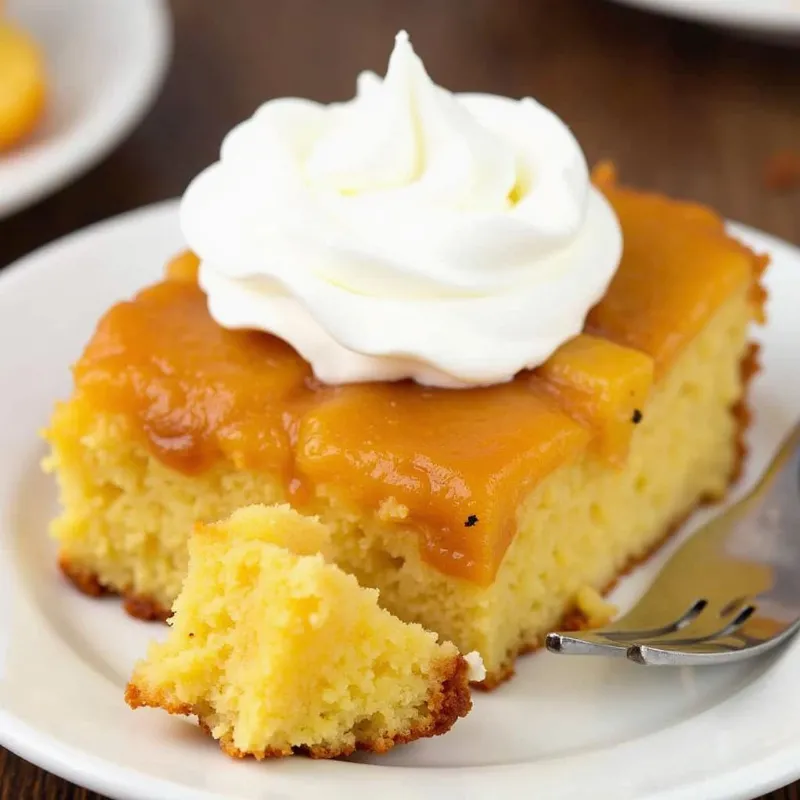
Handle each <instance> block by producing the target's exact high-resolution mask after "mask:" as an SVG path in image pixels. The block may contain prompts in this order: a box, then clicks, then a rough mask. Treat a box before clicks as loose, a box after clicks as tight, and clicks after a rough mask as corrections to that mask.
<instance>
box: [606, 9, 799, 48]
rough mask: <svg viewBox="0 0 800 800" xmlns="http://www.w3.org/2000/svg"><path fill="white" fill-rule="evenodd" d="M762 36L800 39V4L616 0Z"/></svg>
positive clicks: (660, 12)
mask: <svg viewBox="0 0 800 800" xmlns="http://www.w3.org/2000/svg"><path fill="white" fill-rule="evenodd" d="M616 2H618V3H622V4H624V5H628V6H635V7H636V8H641V9H643V10H645V11H655V12H657V13H659V14H668V15H670V16H674V17H682V18H684V19H691V20H697V21H698V22H706V23H709V24H712V25H717V26H719V27H723V28H731V29H734V30H738V31H742V32H745V33H751V34H756V35H759V36H762V37H763V36H769V37H775V38H780V39H786V40H790V39H793V38H795V37H797V38H800V0H616Z"/></svg>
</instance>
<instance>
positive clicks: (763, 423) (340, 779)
mask: <svg viewBox="0 0 800 800" xmlns="http://www.w3.org/2000/svg"><path fill="white" fill-rule="evenodd" d="M104 1H105V0H104ZM739 230H740V232H741V234H742V235H743V236H744V237H745V238H746V239H747V240H748V241H750V242H752V243H753V244H754V245H755V246H756V247H757V248H759V249H763V250H768V251H769V252H771V253H772V255H773V257H774V265H773V266H772V268H771V271H770V272H769V281H768V282H769V287H770V290H771V297H772V299H771V300H770V306H769V312H770V316H771V321H770V324H769V327H768V328H766V330H764V331H761V332H760V333H759V336H760V337H761V339H762V340H763V342H764V344H765V352H764V365H765V372H764V374H762V376H761V377H760V378H759V379H758V381H757V383H756V385H755V393H754V396H753V400H754V404H755V410H756V414H757V417H756V420H757V421H756V425H755V428H754V430H753V431H752V436H751V439H752V445H753V452H752V457H751V459H750V461H749V463H748V473H747V481H748V482H751V481H752V480H753V478H754V476H755V475H756V473H758V472H759V471H760V470H761V469H762V468H763V466H764V464H765V462H766V460H767V459H768V458H769V456H770V454H771V453H772V452H773V451H774V449H775V447H776V446H777V443H778V441H779V439H780V438H781V437H782V436H783V434H784V433H785V432H786V430H787V429H788V428H789V427H790V425H791V423H792V420H793V419H794V418H795V417H796V416H797V415H798V413H800V370H798V369H797V364H798V342H800V315H798V313H797V309H798V308H800V251H798V250H796V249H794V248H792V247H790V246H789V245H786V244H784V243H781V242H779V241H776V240H774V239H771V238H769V237H767V236H765V235H763V234H760V233H756V232H755V231H751V230H747V229H743V228H740V229H739ZM180 246H181V239H180V236H179V234H178V225H177V215H176V207H175V205H174V204H173V203H167V204H162V205H157V206H154V207H151V208H146V209H143V210H141V211H137V212H135V213H132V214H128V215H125V216H123V217H119V218H117V219H114V220H111V221H109V222H104V223H102V224H100V225H97V226H95V227H93V228H90V229H88V230H86V231H83V232H81V233H77V234H74V235H72V236H69V237H67V238H66V239H64V240H62V241H59V242H56V243H55V244H52V245H50V246H48V247H46V248H44V249H43V250H41V251H39V252H37V253H35V254H33V255H32V256H29V257H27V258H25V259H24V260H23V261H21V262H20V263H18V264H17V266H16V267H12V268H11V269H10V270H9V271H7V272H5V273H4V274H2V275H0V343H2V344H0V385H2V387H3V391H2V392H0V743H1V744H3V745H5V746H7V747H9V748H10V749H12V750H14V751H15V752H17V753H19V754H20V755H22V756H23V757H24V758H27V759H29V760H31V761H34V762H36V763H37V764H39V765H41V766H42V767H44V768H45V769H48V770H51V771H52V772H55V773H58V774H60V775H62V776H64V777H66V778H69V779H70V780H73V781H75V782H76V783H79V784H83V785H85V786H88V787H91V788H92V789H95V790H97V791H100V792H103V793H104V794H107V795H110V796H112V797H114V798H130V800H197V799H198V798H202V799H203V800H212V798H213V800H222V798H225V799H226V800H257V799H258V800H266V799H267V798H269V799H270V800H271V799H273V798H282V799H283V798H297V799H302V800H305V798H309V797H316V796H324V797H325V798H328V800H362V798H363V800H367V798H370V800H371V798H374V797H380V798H381V800H400V798H402V800H409V798H436V800H455V799H456V798H458V799H459V800H461V798H473V797H474V798H485V797H489V796H492V797H522V796H525V797H530V796H532V795H533V793H534V792H535V794H536V796H537V797H540V798H547V799H548V800H554V799H556V798H558V799H559V800H573V798H574V799H575V800H577V799H578V798H580V800H585V798H587V797H592V798H610V799H611V798H613V800H627V799H628V798H636V799H637V800H643V798H649V799H650V800H654V799H655V798H658V800H698V798H703V800H715V798H720V799H721V798H725V800H735V798H745V797H748V798H751V797H753V796H755V795H757V794H759V793H760V792H761V791H763V790H766V789H769V788H772V787H774V786H777V785H780V784H785V783H788V782H790V781H791V780H792V779H794V778H796V777H798V775H800V726H798V724H797V720H798V719H800V692H798V691H797V685H798V682H800V640H799V641H797V642H796V643H794V644H792V645H790V647H789V649H787V650H785V651H783V652H782V653H781V654H780V655H779V656H775V657H771V658H769V659H767V660H761V661H757V662H755V663H752V662H751V663H745V664H741V665H733V666H729V667H720V668H711V669H705V670H703V669H661V670H659V669H652V670H648V669H644V668H642V667H638V666H635V665H633V664H629V663H627V662H623V663H620V662H618V661H613V662H612V661H607V660H591V659H582V658H565V657H558V656H553V655H550V654H549V653H539V654H536V655H532V656H529V657H526V658H523V659H521V660H520V662H519V673H518V675H517V677H516V678H515V679H514V680H513V681H511V682H510V683H508V684H506V685H505V686H503V687H502V688H501V689H499V690H498V691H496V692H494V693H493V694H490V695H484V694H478V695H477V696H476V697H475V709H474V711H473V713H472V714H471V715H470V716H469V717H468V718H467V719H465V720H462V721H461V722H459V723H458V724H457V725H456V726H455V728H454V729H453V731H452V732H451V733H449V734H448V735H447V736H443V737H440V738H438V739H432V740H427V741H423V742H418V743H416V744H413V745H410V746H407V747H400V748H397V749H396V750H395V751H393V752H392V753H391V754H389V755H388V756H387V757H384V758H368V757H364V758H360V759H357V760H349V761H333V762H324V761H310V760H307V759H303V758H295V759H289V760H284V761H278V762H265V763H261V764H259V763H255V762H251V761H244V762H235V761H232V760H230V759H228V758H227V757H225V756H223V755H221V754H220V752H219V751H218V749H217V747H216V746H215V745H214V744H213V743H212V742H211V741H210V740H207V739H205V738H204V737H203V736H202V735H201V734H200V733H199V732H198V730H197V729H196V727H195V726H194V725H193V724H191V723H190V722H188V721H186V720H182V719H177V718H170V717H168V716H167V715H165V714H162V713H161V712H159V711H150V710H146V711H137V712H136V713H134V712H131V711H130V710H129V709H128V708H127V707H126V706H125V704H124V702H123V699H122V693H123V689H124V686H125V683H126V680H127V678H128V675H129V673H130V670H131V667H132V665H133V662H134V660H135V659H136V658H137V657H139V656H140V655H141V654H142V653H143V651H144V648H145V644H146V642H147V640H148V639H149V638H150V637H154V636H162V635H163V633H164V628H163V627H161V626H158V625H154V624H147V623H142V622H137V621H135V620H132V619H130V618H128V617H126V616H125V614H124V613H123V611H122V609H121V608H120V605H119V603H118V602H117V601H115V600H114V599H109V600H103V601H98V600H91V599H88V598H85V597H83V596H81V595H79V594H78V593H77V592H75V591H74V590H73V589H72V588H71V587H69V586H68V585H67V584H66V583H65V581H64V580H63V579H62V578H61V577H60V576H59V574H58V572H57V570H56V567H55V558H54V548H53V546H52V544H51V542H50V541H48V537H47V535H46V532H45V529H46V526H47V523H48V521H49V520H50V519H51V518H52V517H53V515H54V514H55V512H56V497H55V491H54V486H53V482H52V480H51V479H50V478H48V477H44V476H43V475H42V474H41V473H40V471H39V468H38V463H39V460H40V458H41V457H42V455H43V453H44V447H43V445H42V443H41V442H40V441H39V439H38V438H37V431H38V430H39V429H40V428H41V427H42V426H43V425H44V424H45V423H46V421H47V419H48V417H49V414H50V411H51V408H52V405H53V403H54V401H55V400H56V399H57V398H63V397H66V396H67V395H68V394H69V392H70V376H69V372H68V369H67V365H68V364H70V363H71V362H72V361H73V360H74V359H75V358H76V357H77V356H78V355H79V353H80V351H81V349H82V346H83V344H84V343H85V342H86V340H87V338H88V337H89V335H90V334H91V332H92V330H93V328H94V324H95V321H96V320H97V318H98V317H99V316H100V315H101V314H102V313H103V312H104V311H105V310H106V308H107V307H108V306H109V305H111V304H112V303H113V302H114V301H116V300H119V299H121V298H124V297H127V296H129V295H130V294H131V293H132V292H134V291H135V290H136V289H137V288H139V287H140V286H142V285H144V284H146V283H148V282H150V281H152V280H154V279H155V278H156V277H157V276H158V275H159V274H160V271H161V267H162V264H163V263H164V262H165V260H166V259H167V257H168V256H169V255H171V254H173V253H174V252H175V251H176V250H177V249H179V248H180ZM700 518H701V517H700V515H698V516H697V517H696V518H695V519H694V520H693V522H695V523H696V522H697V521H699V520H700ZM656 567H657V564H656V563H651V564H649V565H647V566H646V567H644V568H642V569H640V570H638V571H637V572H636V573H634V574H633V575H632V576H631V577H630V578H628V579H627V580H625V581H624V582H623V584H622V585H621V586H620V588H619V590H618V592H617V593H616V598H615V599H616V600H617V601H618V602H620V603H622V604H623V605H624V604H626V603H628V602H630V600H631V599H632V598H633V597H634V596H635V595H636V593H637V592H638V591H640V590H641V588H642V587H643V586H644V584H645V583H646V581H647V580H648V579H649V578H650V577H651V576H652V574H653V572H654V570H655V569H656Z"/></svg>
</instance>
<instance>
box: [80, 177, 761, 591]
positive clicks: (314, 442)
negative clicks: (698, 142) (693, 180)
mask: <svg viewBox="0 0 800 800" xmlns="http://www.w3.org/2000/svg"><path fill="white" fill-rule="evenodd" d="M598 182H599V183H600V185H601V186H602V188H603V189H604V191H605V192H606V193H607V195H608V197H609V199H610V200H611V202H612V203H613V205H614V207H615V208H616V210H617V213H618V215H619V217H620V221H621V224H622V227H623V232H624V236H625V252H624V255H623V260H622V264H621V265H620V269H619V271H618V273H617V275H616V277H615V279H614V281H613V283H612V286H611V287H610V289H609V291H608V293H607V295H606V297H605V298H604V299H603V300H602V301H601V303H600V304H599V305H598V306H596V307H595V308H594V309H593V310H592V312H591V313H590V315H589V318H588V320H587V328H586V334H584V335H582V336H579V337H577V338H576V339H574V340H573V341H571V342H568V343H567V344H565V345H564V346H563V347H562V348H561V349H560V350H559V351H558V352H557V353H556V354H555V355H554V356H553V358H551V359H550V361H548V363H547V364H545V365H544V366H543V367H541V368H540V369H538V370H535V371H533V372H528V373H521V374H520V375H518V376H517V378H516V379H515V380H514V381H512V382H511V383H508V384H504V385H499V386H494V387H490V388H485V389H472V390H464V391H452V390H434V389H428V388H425V387H421V386H417V385H414V384H410V383H407V382H404V383H397V384H362V385H350V386H341V387H324V386H320V385H319V384H318V383H317V382H316V381H315V380H314V379H313V377H312V376H311V373H310V370H309V368H308V365H307V364H306V363H305V362H304V361H303V360H302V359H301V358H300V357H299V356H298V355H297V354H296V353H295V352H294V351H293V350H292V349H291V348H290V347H289V346H288V345H286V344H284V343H283V342H281V341H279V340H277V339H275V338H274V337H271V336H268V335H265V334H259V333H253V332H245V331H227V330H223V329H222V328H220V327H219V326H218V325H217V324H216V323H214V322H213V320H212V319H211V318H210V316H209V314H208V311H207V308H206V302H205V297H204V295H203V293H202V291H201V290H200V289H199V288H198V286H197V284H196V281H195V274H196V260H195V259H194V257H193V256H191V255H190V254H184V255H182V256H180V257H179V258H178V259H176V260H175V261H173V262H172V264H171V265H170V266H169V268H168V271H167V279H166V280H165V281H164V282H162V283H160V284H157V285H155V286H153V287H151V288H148V289H145V290H144V291H143V292H141V293H140V294H139V295H138V296H137V297H136V298H135V299H134V300H132V301H130V302H125V303H120V304H119V305H117V306H115V307H114V308H112V309H111V310H110V311H109V312H108V314H107V315H106V316H105V317H104V319H103V320H102V321H101V322H100V324H99V326H98V329H97V332H96V334H95V336H94V338H93V339H92V341H91V342H90V343H89V345H88V347H87V348H86V351H85V353H84V355H83V357H82V358H81V360H80V361H79V362H78V364H77V365H76V366H75V381H76V385H77V387H78V390H79V392H80V393H81V394H82V395H83V396H85V397H86V398H87V399H88V400H89V402H91V403H92V404H93V405H94V406H95V407H97V408H99V409H102V410H106V411H111V412H119V413H124V414H125V415H127V416H128V417H129V418H130V419H131V420H132V422H133V425H134V430H136V431H137V432H138V433H139V434H140V436H141V438H142V441H144V442H145V443H146V445H147V446H148V447H149V449H150V450H151V452H152V453H154V454H155V455H156V456H157V457H158V458H159V459H161V460H162V461H163V462H164V463H165V464H167V465H169V466H170V467H172V468H174V469H176V470H180V471H182V472H184V473H187V474H197V473H199V472H202V471H203V470H206V469H208V468H210V467H211V466H213V465H214V464H217V463H219V462H220V461H222V460H227V461H230V462H231V463H232V464H233V465H234V466H235V467H236V468H238V469H252V470H263V471H270V472H277V473H278V474H279V475H280V476H281V477H282V478H283V479H284V481H285V485H286V489H287V496H292V497H293V498H294V502H295V504H297V505H300V506H303V505H305V504H306V503H307V502H308V501H309V500H310V498H312V497H313V488H314V487H315V486H321V485H335V486H336V487H337V491H338V492H339V493H340V494H341V495H343V496H344V497H345V498H346V499H347V500H349V501H350V502H352V503H354V504H356V505H358V506H359V507H361V508H363V509H364V510H365V512H366V513H372V512H374V511H376V510H377V509H378V508H379V506H380V505H381V503H382V501H383V500H385V499H387V498H389V497H393V498H395V500H396V501H397V502H399V503H401V504H403V505H404V506H406V507H407V509H408V515H407V517H406V519H405V520H404V521H402V522H401V523H398V524H402V525H405V526H411V527H413V528H414V529H416V530H418V531H419V535H420V547H421V552H422V554H423V557H424V558H425V559H426V560H427V561H428V562H429V563H431V564H433V565H434V566H436V567H437V568H438V569H440V570H441V571H443V572H446V573H448V574H453V575H460V576H462V577H464V578H467V579H469V580H472V581H474V582H476V583H479V584H483V585H485V584H487V583H490V582H491V580H492V579H493V577H494V575H495V573H496V570H497V567H498V566H499V563H500V561H501V559H502V557H503V554H504V553H505V551H506V549H507V547H508V544H509V543H510V541H511V538H512V537H513V535H514V529H515V509H516V506H517V504H518V502H519V500H520V498H521V497H522V496H524V494H525V493H527V492H528V491H530V489H531V487H532V486H534V485H535V484H536V483H537V482H538V481H540V480H541V479H542V478H544V477H545V476H546V475H548V474H549V473H550V472H551V471H553V470H554V469H556V468H557V467H559V466H561V465H563V464H565V463H567V462H569V461H570V460H573V459H575V458H577V457H578V456H579V455H580V454H581V453H582V452H584V451H585V450H587V448H589V449H591V450H593V451H594V452H595V453H596V454H597V455H598V456H599V457H601V458H604V459H606V460H607V461H608V462H609V463H610V464H612V465H619V464H622V463H624V460H625V456H626V453H627V448H628V444H629V441H630V436H631V434H632V432H633V430H634V428H635V425H636V424H637V422H638V421H639V420H640V418H641V412H642V411H643V413H646V407H645V408H644V409H642V406H646V400H647V395H648V393H649V391H650V388H651V384H652V381H653V380H654V378H655V380H657V379H658V376H659V375H660V374H662V373H663V371H664V370H665V369H667V368H668V367H669V364H670V363H671V362H672V361H673V360H674V358H675V357H676V356H677V355H678V353H679V352H680V351H681V349H682V347H683V346H685V344H686V343H687V342H688V341H690V340H691V338H692V337H693V336H694V335H695V334H696V333H697V332H698V331H699V330H700V329H701V328H702V326H703V325H704V324H705V322H706V321H707V320H708V318H709V317H710V315H712V314H713V312H714V311H715V310H716V309H717V308H718V307H719V306H720V305H721V304H722V303H723V302H724V301H725V300H726V298H727V297H729V296H730V294H731V293H732V292H733V291H734V290H735V289H736V288H737V287H740V286H742V285H744V284H747V283H749V282H752V281H753V276H754V275H755V274H757V272H758V270H759V269H760V268H761V267H762V266H763V264H762V262H760V261H759V260H758V259H757V258H755V257H754V256H753V254H752V253H750V252H749V251H748V250H747V249H746V248H744V247H743V246H742V245H740V244H738V243H737V242H735V241H734V240H732V239H730V238H728V237H727V236H726V235H725V232H724V228H723V225H722V222H721V221H720V220H719V218H717V217H716V216H715V215H713V214H712V213H711V212H710V211H708V210H706V209H703V208H700V207H697V206H692V205H689V204H682V203H676V202H674V201H670V200H666V199H663V198H660V197H656V196H650V195H642V194H638V193H633V192H630V191H625V190H621V189H617V188H616V187H615V186H614V185H613V182H612V180H611V179H610V178H609V177H608V176H607V175H606V176H604V175H602V174H601V175H600V176H598Z"/></svg>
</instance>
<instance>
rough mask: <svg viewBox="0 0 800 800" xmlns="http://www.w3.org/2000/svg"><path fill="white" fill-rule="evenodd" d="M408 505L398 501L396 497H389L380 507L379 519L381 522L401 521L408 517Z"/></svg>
mask: <svg viewBox="0 0 800 800" xmlns="http://www.w3.org/2000/svg"><path fill="white" fill-rule="evenodd" d="M408 515H409V510H408V506H406V505H403V504H402V503H400V502H398V501H397V498H395V497H387V498H386V499H385V500H384V501H383V502H382V503H381V505H380V508H379V509H378V519H379V520H380V521H381V522H401V521H402V520H404V519H408Z"/></svg>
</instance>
